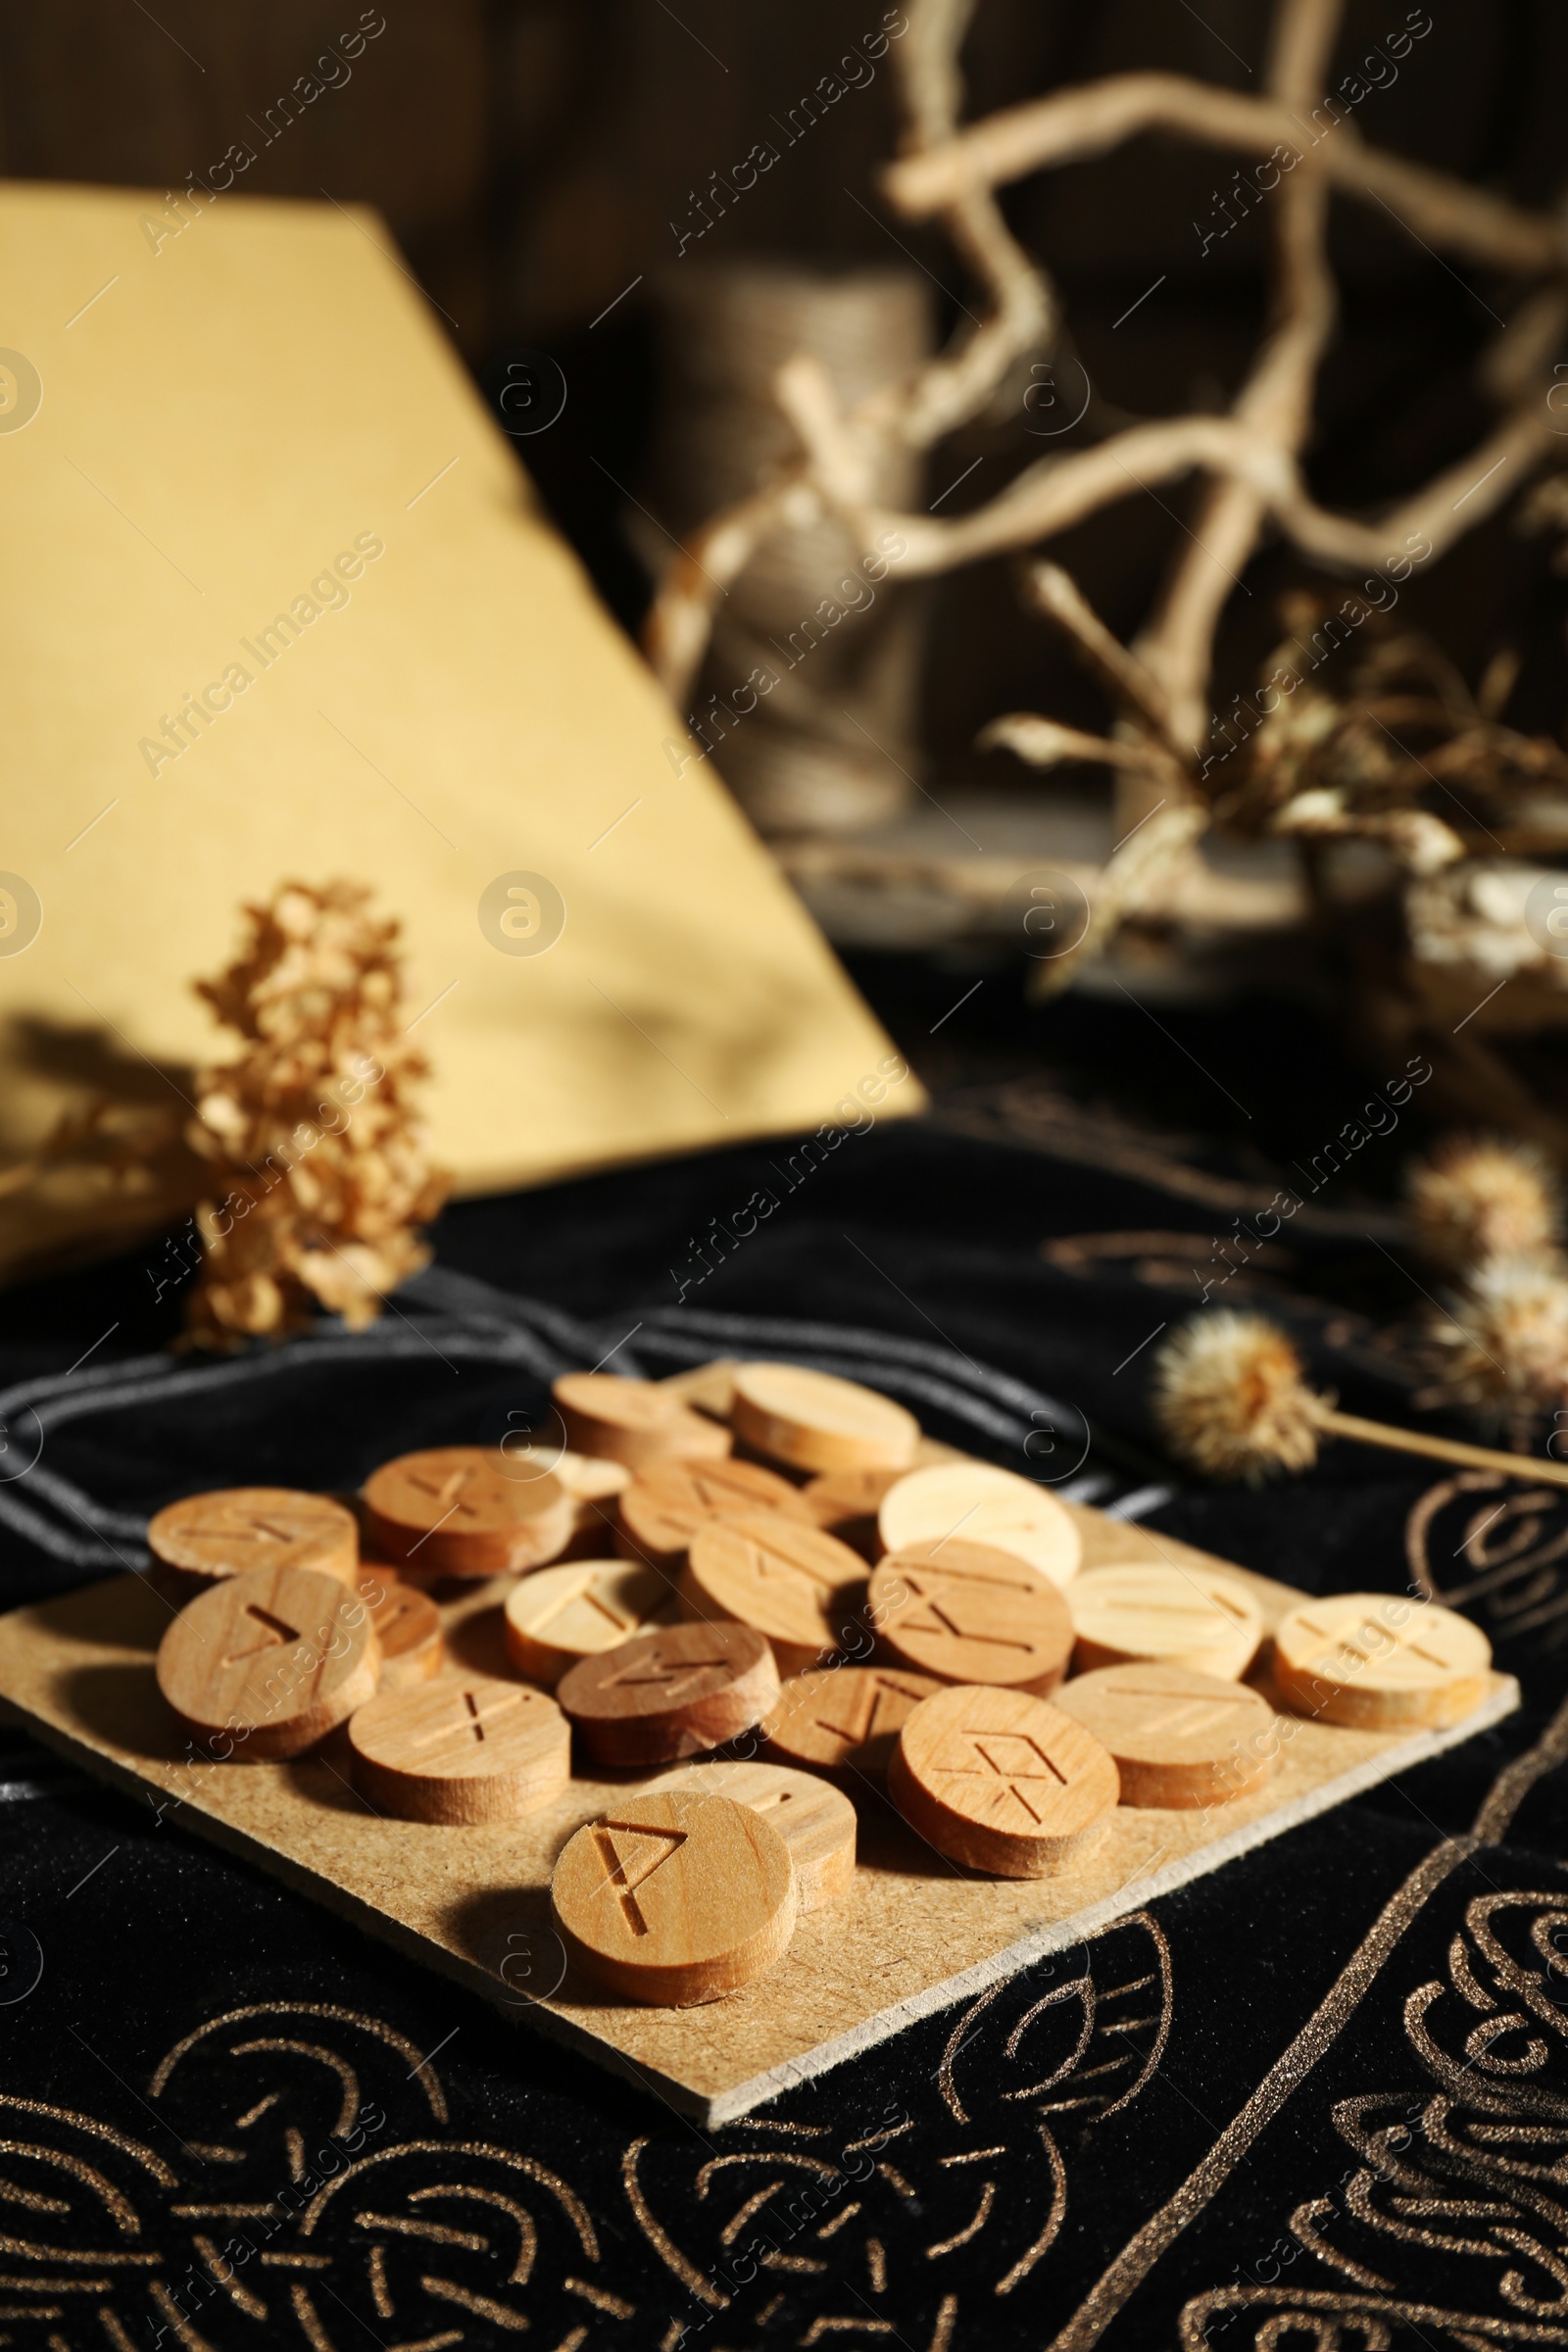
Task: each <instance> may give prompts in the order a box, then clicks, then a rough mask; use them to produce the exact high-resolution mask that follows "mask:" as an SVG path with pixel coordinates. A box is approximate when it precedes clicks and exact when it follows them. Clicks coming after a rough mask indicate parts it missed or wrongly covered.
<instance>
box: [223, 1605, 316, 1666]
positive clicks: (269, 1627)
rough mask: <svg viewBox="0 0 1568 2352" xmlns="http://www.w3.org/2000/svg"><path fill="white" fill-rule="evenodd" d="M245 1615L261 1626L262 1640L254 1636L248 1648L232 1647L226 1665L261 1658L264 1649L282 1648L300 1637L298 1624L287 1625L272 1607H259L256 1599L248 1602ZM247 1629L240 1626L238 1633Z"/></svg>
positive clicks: (241, 1634) (239, 1634)
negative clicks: (273, 1613)
mask: <svg viewBox="0 0 1568 2352" xmlns="http://www.w3.org/2000/svg"><path fill="white" fill-rule="evenodd" d="M245 1615H246V1616H247V1617H249V1618H252V1619H254V1621H255V1623H256V1624H257V1625H258V1626H259V1627H260V1628H261V1640H260V1641H257V1640H255V1639H254V1637H253V1639H252V1641H251V1645H250V1647H249V1648H248V1649H231V1650H230V1651H229V1653H228V1655H227V1657H226V1658H225V1659H224V1660H223V1664H224V1665H225V1666H238V1665H239V1664H240V1663H241V1661H242V1660H243V1659H245V1658H259V1657H260V1656H261V1654H262V1652H263V1650H264V1649H281V1648H282V1647H283V1645H284V1644H285V1643H286V1642H297V1641H298V1640H299V1638H300V1636H299V1628H298V1627H297V1626H293V1625H285V1624H284V1623H283V1620H282V1618H281V1617H274V1616H273V1615H272V1612H271V1610H270V1609H261V1608H258V1607H257V1605H256V1603H255V1601H254V1600H251V1601H247V1602H246V1604H245ZM247 1631H249V1629H248V1628H247V1627H245V1626H240V1627H238V1628H236V1635H237V1636H243V1635H244V1634H245V1633H246V1632H247Z"/></svg>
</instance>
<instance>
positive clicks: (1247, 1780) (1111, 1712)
mask: <svg viewBox="0 0 1568 2352" xmlns="http://www.w3.org/2000/svg"><path fill="white" fill-rule="evenodd" d="M1054 1703H1055V1704H1056V1706H1057V1707H1059V1708H1060V1710H1061V1712H1062V1713H1063V1714H1064V1715H1070V1716H1071V1717H1072V1719H1073V1721H1074V1722H1075V1723H1081V1724H1082V1725H1083V1727H1084V1729H1085V1730H1086V1731H1089V1732H1093V1734H1094V1736H1095V1738H1096V1739H1097V1740H1099V1741H1100V1743H1101V1745H1102V1746H1103V1748H1105V1749H1107V1750H1108V1752H1109V1754H1110V1755H1111V1757H1112V1758H1113V1760H1114V1762H1115V1766H1116V1770H1117V1772H1118V1773H1119V1774H1120V1776H1121V1801H1122V1803H1123V1804H1124V1805H1155V1806H1160V1807H1166V1808H1172V1807H1174V1808H1179V1809H1182V1810H1186V1809H1188V1808H1191V1807H1193V1806H1197V1805H1228V1804H1234V1803H1235V1801H1236V1800H1237V1798H1238V1797H1243V1796H1248V1795H1250V1793H1251V1791H1252V1790H1253V1789H1257V1788H1259V1787H1260V1786H1261V1785H1262V1783H1263V1782H1264V1781H1265V1780H1266V1779H1267V1778H1268V1776H1269V1774H1270V1773H1271V1772H1272V1770H1273V1769H1274V1764H1275V1761H1276V1759H1277V1757H1278V1755H1279V1744H1280V1743H1279V1735H1278V1732H1277V1730H1276V1728H1275V1722H1274V1710H1273V1708H1272V1707H1271V1706H1270V1705H1269V1703H1268V1701H1267V1699H1266V1698H1263V1697H1261V1696H1260V1695H1259V1693H1258V1692H1257V1691H1252V1690H1250V1689H1249V1688H1248V1686H1247V1685H1246V1684H1245V1683H1235V1682H1226V1681H1222V1680H1221V1679H1220V1678H1219V1677H1218V1676H1217V1675H1211V1674H1198V1673H1195V1672H1194V1670H1193V1669H1192V1668H1191V1667H1189V1666H1148V1665H1133V1666H1102V1667H1101V1668H1099V1669H1098V1671H1096V1672H1094V1673H1092V1674H1080V1675H1075V1676H1074V1677H1073V1679H1072V1681H1071V1682H1070V1683H1064V1684H1063V1685H1062V1687H1061V1689H1060V1690H1059V1691H1057V1692H1056V1696H1055V1702H1054Z"/></svg>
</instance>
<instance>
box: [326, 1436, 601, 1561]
mask: <svg viewBox="0 0 1568 2352" xmlns="http://www.w3.org/2000/svg"><path fill="white" fill-rule="evenodd" d="M365 1505H366V1515H367V1519H368V1531H369V1537H370V1541H371V1543H372V1544H375V1545H378V1546H379V1547H380V1548H381V1549H382V1550H383V1551H384V1552H385V1554H386V1556H387V1558H388V1559H392V1560H396V1561H398V1562H399V1563H400V1565H403V1566H407V1567H411V1568H414V1569H416V1570H417V1572H418V1574H419V1575H421V1576H495V1575H497V1574H498V1573H499V1572H500V1571H501V1570H502V1569H507V1568H538V1567H540V1566H542V1565H543V1563H544V1562H545V1561H546V1560H553V1559H554V1558H555V1557H556V1555H557V1554H558V1553H559V1552H560V1550H561V1549H562V1547H563V1545H564V1544H565V1543H566V1541H567V1539H568V1538H569V1537H570V1534H571V1531H572V1523H573V1517H574V1513H573V1507H572V1500H571V1497H570V1495H568V1494H567V1493H566V1491H565V1489H564V1487H563V1486H562V1484H561V1482H560V1480H559V1479H557V1478H556V1477H555V1476H554V1475H553V1473H552V1472H550V1471H548V1470H540V1469H538V1468H537V1467H536V1466H535V1464H534V1463H533V1462H532V1461H522V1460H518V1461H513V1460H510V1459H509V1458H508V1456H507V1455H506V1454H504V1453H503V1452H502V1451H501V1449H500V1447H499V1446H430V1447H427V1448H425V1449H424V1450H422V1451H420V1452H417V1453H404V1454H399V1455H398V1457H397V1459H396V1460H395V1461H390V1462H383V1463H382V1464H381V1467H380V1468H379V1469H378V1470H372V1471H371V1473H370V1475H369V1477H368V1479H367V1480H366V1482H365Z"/></svg>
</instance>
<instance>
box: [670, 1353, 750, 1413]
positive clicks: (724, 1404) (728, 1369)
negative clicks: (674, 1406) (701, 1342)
mask: <svg viewBox="0 0 1568 2352" xmlns="http://www.w3.org/2000/svg"><path fill="white" fill-rule="evenodd" d="M657 1386H658V1387H660V1388H662V1390H663V1391H664V1394H665V1395H666V1396H667V1397H679V1398H680V1400H681V1402H682V1404H689V1405H690V1406H691V1407H692V1409H693V1411H694V1412H699V1413H708V1414H710V1415H711V1417H712V1419H713V1420H715V1421H727V1420H728V1419H729V1416H730V1408H731V1406H732V1405H733V1404H734V1402H735V1359H734V1357H733V1356H732V1355H716V1356H714V1358H713V1360H712V1362H711V1363H708V1364H693V1366H692V1368H691V1370H690V1371H689V1372H671V1373H670V1375H669V1377H668V1378H667V1379H666V1380H662V1381H660V1382H658V1383H657Z"/></svg>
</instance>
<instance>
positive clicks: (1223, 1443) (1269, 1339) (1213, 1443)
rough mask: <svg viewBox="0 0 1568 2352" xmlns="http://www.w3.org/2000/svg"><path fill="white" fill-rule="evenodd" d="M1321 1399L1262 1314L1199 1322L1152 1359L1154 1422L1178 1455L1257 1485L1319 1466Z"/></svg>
mask: <svg viewBox="0 0 1568 2352" xmlns="http://www.w3.org/2000/svg"><path fill="white" fill-rule="evenodd" d="M1316 1405H1317V1399H1316V1397H1314V1396H1313V1394H1312V1391H1311V1390H1310V1389H1309V1388H1308V1387H1307V1385H1306V1382H1305V1380H1304V1379H1303V1378H1302V1373H1301V1359H1300V1357H1299V1355H1298V1354H1297V1352H1296V1349H1295V1348H1293V1347H1292V1346H1291V1343H1290V1341H1289V1340H1288V1339H1287V1338H1286V1336H1285V1334H1284V1332H1282V1331H1280V1330H1279V1329H1278V1328H1277V1327H1276V1326H1275V1325H1274V1324H1272V1323H1268V1322H1265V1321H1264V1319H1263V1317H1262V1316H1261V1315H1238V1314H1232V1313H1229V1312H1216V1313H1214V1314H1207V1315H1199V1316H1196V1317H1195V1318H1194V1320H1193V1321H1192V1322H1191V1323H1188V1324H1185V1325H1184V1326H1183V1328H1182V1329H1181V1330H1180V1331H1178V1332H1177V1333H1176V1334H1175V1336H1174V1337H1173V1338H1171V1339H1169V1340H1167V1341H1166V1343H1165V1345H1164V1347H1163V1348H1161V1349H1160V1351H1159V1354H1158V1356H1157V1357H1156V1358H1155V1373H1154V1417H1155V1419H1156V1421H1157V1422H1158V1424H1159V1427H1160V1430H1161V1432H1162V1433H1163V1435H1164V1437H1165V1439H1166V1442H1167V1443H1168V1445H1169V1446H1170V1448H1171V1451H1172V1452H1173V1453H1176V1454H1179V1455H1180V1456H1181V1458H1182V1459H1183V1460H1184V1461H1188V1462H1191V1463H1192V1464H1193V1466H1194V1468H1195V1469H1198V1470H1201V1471H1204V1472H1205V1473H1206V1474H1207V1476H1208V1477H1210V1478H1224V1479H1234V1478H1245V1479H1246V1480H1248V1481H1249V1483H1250V1484H1253V1485H1255V1484H1256V1483H1257V1482H1258V1481H1259V1480H1260V1479H1263V1478H1266V1477H1267V1476H1268V1475H1269V1473H1270V1472H1271V1471H1274V1470H1309V1469H1310V1468H1311V1466H1312V1464H1313V1462H1314V1461H1316V1459H1317V1434H1318V1433H1317V1424H1316V1417H1315V1408H1316Z"/></svg>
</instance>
